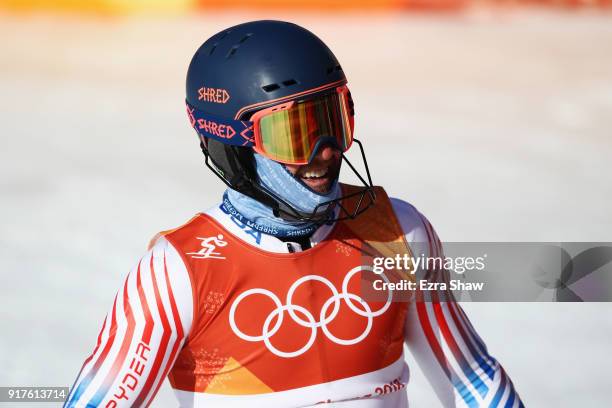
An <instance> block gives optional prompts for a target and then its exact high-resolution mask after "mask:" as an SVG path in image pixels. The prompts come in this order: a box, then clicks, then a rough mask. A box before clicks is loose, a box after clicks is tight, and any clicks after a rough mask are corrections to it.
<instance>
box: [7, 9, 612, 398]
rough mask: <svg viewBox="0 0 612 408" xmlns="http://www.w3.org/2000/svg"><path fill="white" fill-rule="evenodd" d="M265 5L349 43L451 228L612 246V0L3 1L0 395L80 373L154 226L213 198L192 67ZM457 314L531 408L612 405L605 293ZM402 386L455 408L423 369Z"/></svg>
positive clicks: (360, 109) (611, 336)
mask: <svg viewBox="0 0 612 408" xmlns="http://www.w3.org/2000/svg"><path fill="white" fill-rule="evenodd" d="M268 18H273V19H284V20H289V21H292V22H295V23H298V24H300V25H303V26H305V27H306V28H308V29H310V30H312V31H313V32H315V33H316V34H317V35H319V36H320V37H321V38H322V39H323V40H324V41H325V42H326V43H327V44H328V45H329V46H330V48H331V49H332V50H333V51H334V53H335V54H336V56H337V57H338V59H339V60H340V61H341V62H342V66H343V68H344V70H345V72H346V74H347V76H348V78H349V85H350V87H351V90H352V93H353V97H354V99H355V104H356V114H357V117H356V136H357V137H358V138H360V139H361V140H362V141H363V143H364V145H365V149H366V153H367V157H368V160H369V164H370V169H371V171H372V176H373V179H374V182H375V183H376V184H381V185H384V186H385V187H386V189H387V191H388V192H389V193H390V194H391V195H393V196H396V197H401V198H403V199H404V200H407V201H410V202H411V203H413V204H414V205H415V206H416V207H417V208H418V209H420V210H421V212H423V213H424V214H425V215H426V216H427V217H429V219H430V220H431V222H432V223H433V225H434V226H435V227H436V228H437V230H438V233H439V235H440V236H441V237H442V239H443V240H444V241H555V242H556V241H607V242H609V241H612V231H611V227H612V211H611V202H612V172H611V170H610V169H611V166H610V159H611V157H612V0H590V1H589V0H548V1H547V0H539V1H538V0H532V1H521V0H507V1H503V0H499V1H495V0H490V1H487V0H385V1H370V0H353V1H343V0H327V1H325V0H298V1H293V2H292V1H286V0H284V1H281V0H251V1H246V0H214V1H208V0H201V1H195V0H178V1H170V0H154V1H153V0H151V1H145V0H132V1H128V0H91V1H81V0H63V1H47V0H38V1H36V0H31V1H28V0H21V1H18V0H0V138H1V139H0V141H1V145H0V194H1V200H0V279H1V282H0V283H1V284H0V299H1V307H0V318H1V321H2V322H3V328H2V330H0V367H2V369H0V386H69V385H72V383H73V381H74V379H75V377H76V374H77V372H78V370H79V369H80V367H81V364H82V362H83V360H84V359H85V358H86V357H87V355H88V354H89V353H90V351H91V350H92V349H93V347H94V345H95V341H96V336H97V333H98V330H99V327H100V325H101V323H102V320H103V318H104V315H105V314H106V312H107V310H108V308H109V307H110V305H111V302H112V300H113V296H114V293H115V291H116V290H117V289H118V288H119V286H120V284H121V282H122V281H123V278H124V277H125V275H126V273H127V272H128V271H129V269H130V268H131V267H132V266H133V265H134V263H135V262H136V261H137V259H139V257H140V256H141V255H142V254H143V253H144V251H145V249H146V244H147V242H148V240H149V238H151V237H152V236H153V235H154V234H155V233H156V232H157V231H160V230H165V229H168V228H172V227H175V226H177V225H180V224H182V223H183V222H184V221H186V220H187V219H189V218H190V217H191V216H192V215H193V214H194V213H196V212H198V211H202V210H204V209H206V208H208V207H210V206H213V205H215V204H216V203H218V201H219V200H220V197H221V194H222V191H223V186H222V184H221V182H220V181H219V180H217V179H216V178H215V177H214V176H213V175H212V174H211V173H210V172H209V171H208V170H207V169H206V168H205V167H204V164H203V159H202V155H201V152H200V150H199V146H198V142H197V138H196V135H195V132H194V131H193V130H192V129H191V128H190V126H189V123H188V121H187V118H186V115H185V112H184V104H183V99H184V79H185V73H186V70H187V66H188V64H189V61H190V59H191V56H192V54H193V53H194V52H195V50H196V49H197V48H198V46H199V45H200V44H201V43H202V42H203V41H204V40H205V39H206V38H208V37H209V36H210V35H212V34H214V33H216V32H217V31H219V30H221V29H223V28H226V27H228V26H231V25H235V24H239V23H241V22H245V21H248V20H254V19H268ZM463 306H464V308H465V309H466V312H467V314H468V315H469V316H470V318H471V319H472V323H473V324H474V326H475V327H476V328H477V330H478V331H479V333H480V335H481V336H482V337H483V338H484V339H485V341H486V343H487V344H488V347H489V349H490V351H491V352H492V354H493V355H495V356H496V357H497V358H498V359H499V361H500V362H501V363H502V364H503V365H504V367H505V368H506V371H507V372H508V373H509V374H510V376H511V377H512V379H513V381H514V383H515V386H516V387H517V390H518V391H519V393H520V394H521V396H522V398H523V400H524V402H525V404H526V406H528V407H577V406H580V407H604V406H610V400H612V397H611V391H610V389H611V386H612V381H611V380H610V374H609V366H610V364H611V363H612V357H611V356H610V342H611V340H612V319H610V316H611V314H612V313H611V312H612V307H611V306H610V305H609V304H605V303H602V304H594V303H591V304H578V303H575V304H555V303H529V304H520V303H507V304H500V303H498V304H495V303H493V304H492V303H488V304H483V303H469V304H464V305H463ZM410 361H412V359H410ZM408 395H409V399H410V401H411V406H412V407H436V406H439V403H438V402H437V400H436V399H435V398H434V397H433V394H432V391H431V389H430V387H429V385H428V384H427V382H426V381H425V380H424V378H423V376H422V375H421V373H420V371H419V368H418V366H416V365H415V364H412V379H411V383H410V385H409V386H408ZM0 406H3V404H1V403H0ZM4 406H7V405H6V404H4ZM20 406H22V407H25V406H27V404H20ZM45 406H53V404H47V405H45ZM153 406H155V407H167V406H176V403H175V401H174V396H173V395H172V391H171V390H170V388H169V386H168V384H167V383H166V384H165V385H164V386H163V387H162V389H161V391H160V394H159V396H158V398H157V400H156V402H155V403H154V404H153Z"/></svg>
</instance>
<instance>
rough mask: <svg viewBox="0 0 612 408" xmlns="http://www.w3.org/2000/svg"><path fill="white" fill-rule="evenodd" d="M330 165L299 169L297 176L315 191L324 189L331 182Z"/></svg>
mask: <svg viewBox="0 0 612 408" xmlns="http://www.w3.org/2000/svg"><path fill="white" fill-rule="evenodd" d="M331 173H332V172H331V170H330V167H329V166H327V167H322V168H318V169H309V170H303V171H300V173H299V174H298V177H299V178H300V180H302V182H303V183H304V184H306V185H307V186H308V187H310V188H312V189H313V190H315V191H321V190H325V189H327V188H328V187H329V184H330V183H331V182H332V179H331Z"/></svg>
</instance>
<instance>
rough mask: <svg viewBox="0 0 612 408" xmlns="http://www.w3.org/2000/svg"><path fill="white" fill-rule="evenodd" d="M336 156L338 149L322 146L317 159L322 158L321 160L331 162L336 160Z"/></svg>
mask: <svg viewBox="0 0 612 408" xmlns="http://www.w3.org/2000/svg"><path fill="white" fill-rule="evenodd" d="M336 154H337V150H336V149H334V148H333V147H332V146H330V145H325V146H321V149H319V152H318V154H317V157H318V158H320V159H321V160H326V161H327V160H331V159H332V158H334V156H335V155H336Z"/></svg>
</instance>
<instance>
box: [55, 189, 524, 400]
mask: <svg viewBox="0 0 612 408" xmlns="http://www.w3.org/2000/svg"><path fill="white" fill-rule="evenodd" d="M377 197H378V198H377V201H376V204H375V205H374V206H373V207H372V208H371V209H369V210H368V211H366V212H365V213H363V214H362V215H360V216H359V217H358V218H357V219H355V220H350V221H338V222H336V223H335V224H333V225H323V226H321V227H320V228H319V229H318V230H317V231H316V232H315V234H314V235H313V236H312V237H311V244H312V248H311V249H308V250H305V251H302V250H301V247H300V246H299V245H298V244H295V243H289V244H288V243H287V242H284V241H281V240H279V239H277V238H275V237H274V236H272V235H267V234H264V233H262V232H260V231H256V230H255V229H253V228H251V227H249V226H248V225H245V224H243V223H242V222H240V221H238V219H236V218H235V217H233V216H232V215H231V214H229V213H227V212H226V211H224V207H223V206H220V207H215V208H212V209H210V210H208V211H206V212H205V213H202V214H198V215H196V216H195V217H194V218H193V219H191V220H190V221H189V222H187V223H186V224H185V225H183V226H181V227H179V228H177V229H175V230H172V231H168V232H165V233H163V234H162V235H160V236H158V237H157V238H156V240H155V241H154V244H153V245H152V247H151V249H150V250H149V251H148V252H147V253H146V254H145V256H144V257H143V258H142V259H141V260H140V261H139V262H138V264H137V265H136V266H135V267H134V268H133V269H132V270H131V271H130V273H129V274H128V276H127V278H126V280H125V283H124V285H123V287H122V288H121V289H120V290H119V291H118V293H117V295H116V297H115V301H114V303H113V306H112V309H111V310H110V312H109V313H108V315H107V317H106V319H105V321H104V323H103V325H102V329H101V331H100V333H99V335H98V340H97V344H96V346H95V348H94V350H93V352H92V354H91V355H90V356H89V357H88V358H87V359H86V360H85V363H84V364H83V366H82V368H81V371H80V373H79V375H78V377H77V380H76V382H75V384H74V386H73V388H72V390H71V393H70V395H69V397H68V399H67V401H66V405H65V406H67V407H81V406H83V407H84V406H102V407H127V406H147V405H148V404H150V403H151V401H152V400H153V398H154V397H155V394H156V393H157V391H158V389H159V387H160V385H161V384H162V382H163V381H164V379H165V378H166V377H168V379H169V380H170V384H171V385H172V387H173V389H174V390H175V393H176V396H177V398H178V400H179V403H180V406H182V407H216V406H219V407H243V406H246V407H260V406H261V407H297V406H312V405H316V404H319V403H328V404H334V405H341V406H346V407H406V406H407V405H408V402H407V393H406V385H407V383H408V377H409V371H408V366H407V364H406V362H405V359H404V351H403V350H404V344H405V345H406V346H407V349H408V350H409V351H410V352H411V353H413V354H414V356H415V359H416V360H417V362H418V363H419V365H420V367H421V368H422V369H423V370H424V372H425V375H426V376H427V378H428V379H429V381H430V382H431V384H432V385H433V388H434V390H435V392H436V394H437V396H438V398H439V399H440V401H441V403H442V405H444V406H448V407H455V406H468V407H480V406H487V407H488V406H491V407H522V403H521V401H520V398H519V397H518V395H517V394H516V392H515V391H514V387H513V385H512V382H511V381H510V378H509V377H508V376H507V375H506V373H505V372H504V370H503V368H502V367H501V365H500V364H499V363H498V362H497V361H496V360H495V359H494V358H493V357H491V355H490V354H489V353H488V352H487V349H486V347H485V345H484V343H483V341H482V340H481V339H480V337H479V336H478V335H477V334H476V332H475V331H474V328H473V327H472V325H471V324H470V322H469V320H468V319H467V317H466V315H465V314H464V312H463V311H462V309H461V307H460V306H459V304H457V303H456V302H414V301H412V302H390V301H384V300H382V301H372V302H369V301H364V300H363V299H362V298H361V297H360V296H359V293H360V291H359V280H360V278H359V276H360V274H361V272H362V269H363V267H362V261H363V254H362V251H361V249H363V248H365V247H367V246H369V247H370V248H371V247H376V246H377V245H378V246H380V245H386V244H388V243H396V244H397V243H401V244H402V245H404V246H405V247H406V249H407V251H409V252H411V253H417V254H424V255H426V256H437V255H441V244H440V242H439V240H438V238H437V236H436V234H435V232H434V230H433V228H432V227H431V225H430V224H429V222H428V221H427V220H426V219H425V217H423V215H421V214H420V213H419V212H418V211H417V210H416V209H415V208H414V207H413V206H411V205H410V204H408V203H406V202H404V201H401V200H397V199H389V198H388V197H387V196H386V194H385V193H384V190H382V189H380V188H377Z"/></svg>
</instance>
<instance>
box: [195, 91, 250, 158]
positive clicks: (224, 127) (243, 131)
mask: <svg viewBox="0 0 612 408" xmlns="http://www.w3.org/2000/svg"><path fill="white" fill-rule="evenodd" d="M185 105H186V106H187V115H189V122H190V123H191V126H192V127H193V128H194V129H195V131H196V132H197V133H198V135H200V136H203V137H207V138H210V139H214V140H217V141H219V142H221V143H224V144H228V145H233V146H243V147H252V146H255V138H254V136H253V122H249V121H246V120H236V119H228V118H225V117H221V116H216V115H211V114H210V113H205V112H202V111H201V110H198V109H197V108H196V107H194V106H191V105H190V104H189V102H187V101H185Z"/></svg>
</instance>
